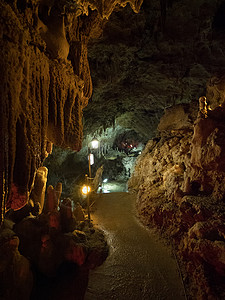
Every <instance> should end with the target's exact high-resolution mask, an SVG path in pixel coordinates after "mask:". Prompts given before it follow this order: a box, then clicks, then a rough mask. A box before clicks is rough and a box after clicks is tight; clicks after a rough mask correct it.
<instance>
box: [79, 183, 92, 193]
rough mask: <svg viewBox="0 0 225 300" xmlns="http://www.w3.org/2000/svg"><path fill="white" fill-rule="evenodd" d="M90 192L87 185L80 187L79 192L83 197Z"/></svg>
mask: <svg viewBox="0 0 225 300" xmlns="http://www.w3.org/2000/svg"><path fill="white" fill-rule="evenodd" d="M90 191H91V188H90V186H88V185H83V186H82V189H81V192H82V194H83V195H87V194H88V193H90Z"/></svg>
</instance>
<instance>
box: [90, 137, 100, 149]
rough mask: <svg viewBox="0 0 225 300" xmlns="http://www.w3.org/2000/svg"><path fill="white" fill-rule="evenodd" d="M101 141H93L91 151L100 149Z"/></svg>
mask: <svg viewBox="0 0 225 300" xmlns="http://www.w3.org/2000/svg"><path fill="white" fill-rule="evenodd" d="M98 144H99V141H98V140H97V139H93V140H92V141H91V149H98Z"/></svg>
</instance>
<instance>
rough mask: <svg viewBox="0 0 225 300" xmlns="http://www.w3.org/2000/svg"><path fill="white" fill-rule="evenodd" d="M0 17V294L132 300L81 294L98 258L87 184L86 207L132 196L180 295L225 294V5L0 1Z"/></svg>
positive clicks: (210, 1)
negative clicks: (169, 259)
mask: <svg viewBox="0 0 225 300" xmlns="http://www.w3.org/2000/svg"><path fill="white" fill-rule="evenodd" d="M0 16H1V19H0V20H1V24H0V34H1V40H0V43H1V47H0V53H1V55H0V68H1V77H0V81H1V87H0V100H1V105H0V110H1V113H0V195H1V228H0V299H4V300H14V299H19V300H26V299H59V300H60V299H87V300H90V299H91V300H108V299H117V300H126V299H130V300H136V299H137V298H132V296H131V297H130V298H124V297H123V296H121V298H113V297H111V296H110V293H109V297H108V298H107V299H106V298H103V297H102V298H101V297H100V296H99V297H97V296H95V297H94V296H93V298H85V293H86V289H87V286H88V278H89V271H90V270H92V269H95V268H98V267H99V266H100V265H102V264H103V263H104V261H105V260H106V259H107V257H108V255H109V246H108V241H107V239H106V238H105V234H104V232H103V231H102V230H100V229H99V228H96V227H95V226H94V224H93V223H92V221H90V218H89V217H90V216H88V210H89V209H90V208H89V204H88V207H87V201H86V199H87V198H85V197H86V196H85V197H83V196H82V195H81V186H82V185H83V184H84V182H86V181H88V180H90V178H89V177H92V178H94V181H93V182H92V184H94V182H95V179H96V182H97V185H96V187H95V190H94V192H92V200H93V199H94V200H93V203H94V201H96V202H97V199H98V197H100V196H101V195H102V194H103V195H104V193H109V192H110V193H111V192H123V193H131V194H133V195H135V199H136V200H135V214H136V216H137V218H138V219H139V221H140V222H141V223H142V224H143V226H144V227H145V228H149V229H153V230H155V231H156V233H157V234H158V235H159V236H160V237H161V238H162V239H164V240H165V241H166V243H168V247H172V249H173V251H174V253H175V255H176V258H177V261H178V264H179V266H180V270H181V277H182V283H183V286H184V289H185V297H184V298H181V299H202V300H204V299H225V1H224V0H106V1H104V0H0ZM93 139H96V140H98V142H99V145H98V148H97V149H91V147H90V144H91V142H92V141H93ZM90 152H91V153H92V154H93V155H94V159H95V161H94V164H93V165H92V166H89V160H88V155H90ZM89 168H91V172H92V174H91V176H90V169H89ZM88 172H89V173H88ZM87 174H89V177H88V175H87ZM98 174H99V177H98ZM88 199H89V198H88ZM88 201H89V200H88ZM115 276H116V274H115ZM110 297H111V298H110ZM140 299H142V298H141V296H140ZM143 299H146V300H147V299H149V300H153V299H156V298H153V297H152V296H150V295H149V296H148V297H147V298H143ZM157 299H161V298H157ZM167 299H172V298H169V297H168V298H167ZM173 299H175V298H173Z"/></svg>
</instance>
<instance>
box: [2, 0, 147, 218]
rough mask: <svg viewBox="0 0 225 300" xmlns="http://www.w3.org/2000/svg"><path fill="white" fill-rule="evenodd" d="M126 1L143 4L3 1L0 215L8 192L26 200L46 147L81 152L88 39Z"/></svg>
mask: <svg viewBox="0 0 225 300" xmlns="http://www.w3.org/2000/svg"><path fill="white" fill-rule="evenodd" d="M127 3H130V5H131V7H132V8H133V10H134V11H136V12H137V11H138V10H139V8H140V6H141V4H142V0H129V1H122V0H111V1H107V3H106V2H105V1H77V2H73V1H64V0H61V1H54V0H53V1H45V0H43V1H36V0H29V1H1V3H0V11H1V19H0V24H1V30H0V34H1V41H0V46H1V47H0V48H1V52H0V53H1V55H0V57H1V59H0V67H1V89H0V98H1V121H0V122H1V123H0V128H1V131H0V141H1V147H0V148H1V157H0V166H1V170H0V179H1V182H0V186H1V193H0V194H1V198H2V199H1V203H3V204H2V205H1V208H2V214H4V210H5V208H4V206H5V202H6V201H7V198H8V195H9V193H11V197H12V198H15V195H14V194H13V193H14V191H16V195H18V194H21V195H24V197H25V201H26V199H27V198H28V196H29V192H30V189H31V186H32V182H33V179H34V173H35V171H36V169H37V168H38V167H40V166H41V164H42V162H43V160H44V158H45V157H46V152H48V151H46V150H47V149H46V148H48V143H49V142H51V143H53V144H56V145H59V146H62V147H70V148H71V149H73V150H79V149H80V148H81V142H82V109H83V108H84V107H85V106H86V105H87V103H88V99H89V98H90V96H91V94H92V82H91V76H90V69H89V64H88V60H87V45H88V41H89V40H90V38H93V37H97V36H99V35H100V34H101V32H102V26H103V24H104V20H105V19H107V18H108V17H109V15H110V14H111V13H112V11H113V9H115V7H118V6H120V5H122V6H125V5H126V4H127ZM12 184H14V186H16V189H14V190H12V189H11V186H12Z"/></svg>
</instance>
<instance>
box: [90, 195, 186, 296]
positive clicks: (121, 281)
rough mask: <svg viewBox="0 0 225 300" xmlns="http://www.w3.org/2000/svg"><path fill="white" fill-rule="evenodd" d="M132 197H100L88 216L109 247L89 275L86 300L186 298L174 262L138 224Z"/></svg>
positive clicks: (157, 242) (153, 237) (163, 247)
mask: <svg viewBox="0 0 225 300" xmlns="http://www.w3.org/2000/svg"><path fill="white" fill-rule="evenodd" d="M134 202H135V195H133V194H129V193H110V194H102V195H101V196H99V197H98V199H97V200H96V204H95V211H94V212H93V213H92V215H91V217H92V219H93V221H94V223H95V224H96V225H98V226H99V227H100V228H101V229H103V230H104V232H105V234H106V238H107V240H108V243H109V245H110V254H109V256H108V258H107V259H106V261H105V262H104V263H103V264H102V265H101V266H100V267H98V268H96V269H95V270H93V271H91V272H90V276H89V284H88V289H87V292H86V295H85V300H110V299H115V300H161V299H165V300H170V299H171V300H180V299H185V297H184V290H183V286H182V282H181V279H180V276H179V273H178V270H177V264H176V261H175V260H174V259H173V257H172V255H171V253H170V251H169V249H168V248H167V247H166V246H165V245H164V244H163V243H162V241H160V240H158V239H157V238H156V236H155V235H153V234H151V232H150V231H148V230H146V229H145V228H144V227H143V226H141V225H140V224H139V222H138V221H137V219H136V217H135V213H134Z"/></svg>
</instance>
